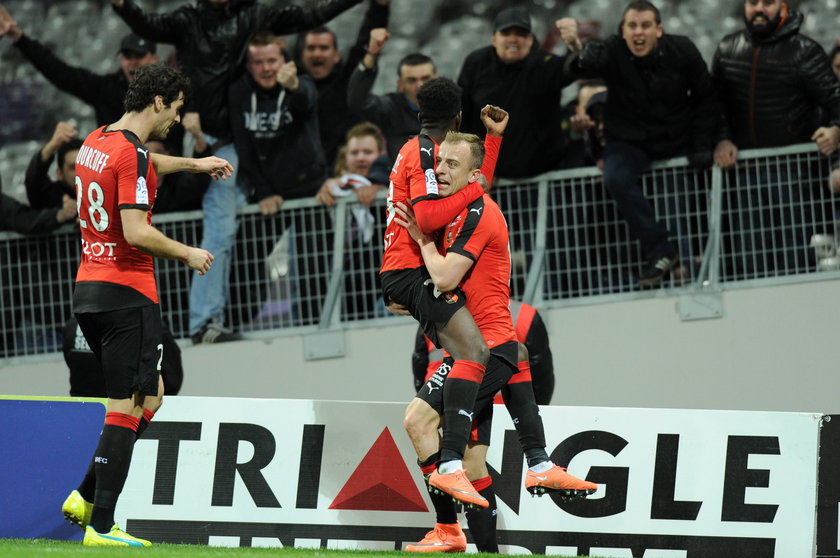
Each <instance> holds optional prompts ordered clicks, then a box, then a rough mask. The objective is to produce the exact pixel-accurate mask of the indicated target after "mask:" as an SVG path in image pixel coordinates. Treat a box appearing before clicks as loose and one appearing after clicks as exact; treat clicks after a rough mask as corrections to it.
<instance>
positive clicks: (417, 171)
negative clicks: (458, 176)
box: [380, 78, 507, 508]
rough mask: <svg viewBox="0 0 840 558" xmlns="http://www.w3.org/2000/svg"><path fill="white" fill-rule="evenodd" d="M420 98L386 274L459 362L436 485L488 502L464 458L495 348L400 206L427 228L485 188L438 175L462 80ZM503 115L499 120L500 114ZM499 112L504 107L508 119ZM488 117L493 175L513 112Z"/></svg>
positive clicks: (390, 224) (397, 188)
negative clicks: (438, 277)
mask: <svg viewBox="0 0 840 558" xmlns="http://www.w3.org/2000/svg"><path fill="white" fill-rule="evenodd" d="M417 102H418V103H419V105H420V113H419V117H420V124H421V129H420V135H418V136H416V137H414V138H412V139H410V140H409V141H407V142H406V144H405V145H404V146H403V148H402V149H401V150H400V153H399V155H397V160H396V161H395V163H394V168H393V169H392V170H391V176H390V179H391V180H390V185H389V188H388V219H387V226H386V229H385V253H384V255H383V258H382V268H381V270H380V276H381V278H382V293H383V296H384V298H385V301H386V304H388V305H391V304H394V303H396V304H398V305H401V306H402V307H404V308H405V309H406V310H407V311H408V312H409V313H410V314H411V315H412V316H414V318H415V319H416V320H417V321H418V322H420V324H421V325H422V326H423V328H424V331H425V332H426V335H428V337H429V339H431V340H432V341H433V342H434V343H435V345H436V346H443V347H444V348H446V350H447V351H448V352H449V353H450V354H451V355H452V357H453V359H454V363H453V365H452V370H451V372H450V373H449V379H450V381H449V382H447V383H446V386H445V387H444V389H443V390H442V391H443V400H444V402H445V404H444V408H445V411H444V413H445V417H444V424H443V440H442V442H441V456H440V462H439V464H438V466H437V468H436V469H435V471H434V472H433V473H432V474H431V476H430V477H429V485H430V486H431V487H434V488H436V489H438V490H441V491H443V492H445V493H447V494H449V495H451V496H452V497H454V498H457V499H459V500H461V501H462V502H464V503H465V504H469V505H476V506H480V507H485V508H486V507H487V506H488V503H487V500H486V499H485V498H484V497H482V496H481V495H480V494H478V493H477V492H475V490H473V487H472V485H471V484H470V482H469V481H468V480H467V478H466V476H465V475H464V469H463V466H462V463H461V459H462V457H463V454H464V448H465V447H466V445H467V436H468V433H469V429H470V425H471V424H472V413H473V404H474V403H475V396H476V393H477V392H478V386H479V384H480V383H481V378H482V377H483V375H484V367H485V364H486V363H487V358H488V350H487V346H486V345H485V343H484V340H483V338H482V336H481V332H480V331H479V330H478V328H477V327H476V325H475V322H474V321H473V319H472V316H470V313H469V311H467V310H466V308H465V300H464V296H463V293H460V291H458V290H457V289H456V290H454V291H452V292H441V291H439V290H437V289H436V288H435V286H434V284H433V283H432V281H431V279H430V277H429V274H428V272H427V271H426V268H425V266H424V265H423V258H422V256H421V255H420V248H419V246H418V245H417V243H416V242H414V241H413V240H412V239H411V237H410V236H409V234H408V233H407V232H406V230H405V229H404V228H403V227H401V226H400V225H398V224H397V223H395V222H394V215H395V212H394V206H395V204H396V203H399V202H410V203H411V204H412V207H413V208H414V212H415V215H416V217H417V222H418V224H419V226H420V228H421V230H422V231H423V232H424V233H430V232H432V231H435V230H437V229H439V228H441V227H443V226H444V225H445V224H446V223H448V222H449V221H451V220H452V219H453V218H455V216H456V215H458V214H459V213H460V212H461V211H462V210H463V209H464V208H465V207H466V206H467V204H469V203H470V202H472V201H475V200H477V199H480V198H481V197H482V196H483V195H484V190H483V189H482V187H481V186H480V185H479V184H478V183H477V182H473V183H471V184H470V185H469V186H468V187H466V188H464V189H462V190H461V191H460V192H458V193H457V194H455V195H452V196H450V197H448V198H445V199H442V198H441V196H440V195H439V192H438V184H437V180H436V178H435V170H434V160H435V153H436V151H437V146H438V144H439V143H440V142H441V141H442V140H443V138H444V137H445V136H446V133H447V132H448V131H450V130H457V129H458V126H459V125H460V122H461V88H460V87H458V85H457V84H455V82H453V81H452V80H450V79H448V78H435V79H432V80H430V81H428V82H426V83H425V84H424V85H423V87H421V88H420V90H419V91H418V93H417ZM494 115H495V116H497V117H498V118H500V120H494V119H493V116H494ZM500 115H504V119H503V121H502V120H501V117H500ZM482 119H483V120H484V121H485V125H487V126H488V137H487V140H486V141H487V144H488V149H489V152H490V154H491V155H490V156H489V157H487V166H486V168H485V169H483V170H484V171H485V176H486V177H488V178H489V177H491V176H492V174H493V167H494V166H495V159H496V156H497V155H498V152H499V144H500V143H501V137H500V136H501V134H500V133H496V134H494V133H493V131H494V130H495V129H497V128H499V127H501V129H502V130H503V129H504V125H506V124H507V113H505V112H504V111H502V110H501V109H495V110H493V109H492V108H491V107H489V106H488V107H485V108H484V109H483V110H482Z"/></svg>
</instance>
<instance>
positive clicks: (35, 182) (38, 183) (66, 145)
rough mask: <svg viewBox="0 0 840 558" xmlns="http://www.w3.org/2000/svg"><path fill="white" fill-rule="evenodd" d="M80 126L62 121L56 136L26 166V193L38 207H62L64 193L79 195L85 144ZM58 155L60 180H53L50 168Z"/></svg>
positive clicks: (57, 128)
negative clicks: (79, 162)
mask: <svg viewBox="0 0 840 558" xmlns="http://www.w3.org/2000/svg"><path fill="white" fill-rule="evenodd" d="M77 134H78V132H77V131H76V127H75V126H73V125H72V124H69V123H67V122H59V123H58V124H57V125H56V127H55V132H53V135H52V138H50V141H48V142H47V143H46V144H45V145H44V147H42V148H41V149H40V150H39V151H38V152H37V153H35V155H34V156H33V157H32V160H31V161H30V162H29V166H28V167H26V176H25V178H24V180H23V182H24V185H25V186H26V197H27V199H28V200H29V205H31V206H32V207H33V208H34V209H46V208H48V207H61V206H62V205H64V197H65V196H69V197H71V198H73V199H76V155H77V154H78V153H79V148H81V147H82V140H80V139H79V138H78V137H77ZM53 159H55V165H56V169H55V176H56V180H50V177H49V175H48V171H49V169H50V165H51V164H52V162H53Z"/></svg>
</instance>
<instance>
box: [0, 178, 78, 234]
mask: <svg viewBox="0 0 840 558" xmlns="http://www.w3.org/2000/svg"><path fill="white" fill-rule="evenodd" d="M0 188H2V186H0ZM75 218H76V202H75V201H73V199H72V198H70V197H69V196H65V197H64V200H63V202H62V206H61V209H59V210H58V211H56V210H54V209H32V208H30V207H27V206H25V205H23V204H22V203H20V202H18V201H17V200H16V199H14V198H13V197H11V196H7V195H6V194H0V230H3V231H14V232H16V233H20V234H40V233H47V232H50V231H53V230H55V229H57V228H58V227H59V226H61V225H63V224H64V223H67V222H69V221H72V220H73V219H75Z"/></svg>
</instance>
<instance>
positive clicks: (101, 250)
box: [82, 238, 117, 259]
mask: <svg viewBox="0 0 840 558" xmlns="http://www.w3.org/2000/svg"><path fill="white" fill-rule="evenodd" d="M116 247H117V243H116V242H88V241H87V240H85V239H84V238H83V239H82V253H83V254H85V255H87V256H93V257H94V258H107V259H116V256H115V255H114V248H116Z"/></svg>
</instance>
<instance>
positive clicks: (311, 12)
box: [112, 0, 362, 343]
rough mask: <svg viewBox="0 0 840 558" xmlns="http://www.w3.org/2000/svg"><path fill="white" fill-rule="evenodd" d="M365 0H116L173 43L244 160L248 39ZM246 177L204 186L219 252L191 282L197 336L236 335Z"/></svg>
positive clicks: (225, 139)
mask: <svg viewBox="0 0 840 558" xmlns="http://www.w3.org/2000/svg"><path fill="white" fill-rule="evenodd" d="M361 1H362V0H324V1H321V2H319V3H318V4H316V5H314V6H307V7H302V6H296V5H291V4H290V5H286V6H283V7H278V6H274V5H266V4H262V3H259V2H256V1H255V0H199V1H198V3H197V5H196V6H191V5H184V6H182V7H180V8H178V9H177V10H175V11H174V12H172V13H168V14H147V13H145V12H144V11H143V10H142V9H140V7H138V6H137V4H135V3H134V0H112V3H113V6H114V9H115V10H116V12H117V13H118V14H119V15H120V17H122V18H123V20H125V22H126V23H127V24H128V25H129V27H131V28H132V30H133V31H134V32H135V33H137V34H138V35H140V36H141V37H145V38H147V39H150V40H154V41H158V42H162V43H171V44H174V45H175V47H176V49H177V59H178V65H179V66H180V67H181V68H182V70H183V71H184V73H185V74H186V75H187V76H188V77H189V78H190V81H191V82H192V86H193V90H194V91H196V92H197V93H198V94H196V95H195V96H194V99H193V106H191V107H186V110H187V111H188V112H187V114H186V115H185V118H186V117H187V116H190V113H191V112H197V113H198V115H199V118H200V122H201V127H202V129H203V130H204V134H205V137H206V138H207V141H208V142H209V143H210V144H211V145H212V146H213V151H214V153H215V154H216V155H217V156H219V157H221V158H223V159H226V160H227V161H228V162H230V163H231V165H232V166H233V167H234V169H237V168H238V167H239V161H238V158H237V156H236V150H235V149H234V147H233V143H232V134H231V130H230V119H229V116H228V104H227V103H228V100H227V89H228V87H229V86H230V85H231V83H233V82H234V81H235V80H236V78H237V77H239V75H240V74H241V71H242V63H243V62H244V61H245V57H246V54H247V51H248V39H249V38H250V37H251V36H252V35H253V34H254V33H255V32H256V31H258V30H260V29H267V30H269V31H271V32H272V33H274V34H276V35H285V34H288V33H296V32H299V31H306V30H308V29H313V28H315V27H317V26H319V25H322V24H324V23H326V22H327V21H329V20H331V19H332V18H334V17H335V16H337V15H338V14H340V13H341V12H343V11H345V10H347V9H348V8H350V7H352V6H354V5H356V4H358V3H359V2H361ZM246 198H247V185H246V184H245V183H244V181H237V180H236V174H234V176H232V177H231V178H230V179H229V180H226V181H214V182H212V183H211V184H210V186H209V187H208V188H207V192H206V193H205V194H204V226H203V229H202V230H203V233H202V234H203V238H202V241H201V246H202V247H203V248H205V249H207V250H208V251H210V252H212V253H213V254H214V255H215V257H216V259H215V262H214V265H213V267H212V268H211V270H210V272H208V273H207V274H205V275H204V276H203V277H202V278H201V280H196V279H197V276H194V277H193V282H192V285H191V288H190V319H189V330H190V336H191V338H192V340H193V342H195V343H217V342H221V341H231V340H234V339H238V338H239V336H238V335H237V334H235V333H233V331H232V330H230V329H229V328H226V327H225V326H224V317H225V316H224V313H225V307H226V306H227V299H228V277H229V275H230V265H231V264H230V258H231V253H232V251H233V244H234V242H235V240H236V232H237V229H238V222H237V220H236V208H237V207H238V206H242V205H244V204H245V201H246Z"/></svg>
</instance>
